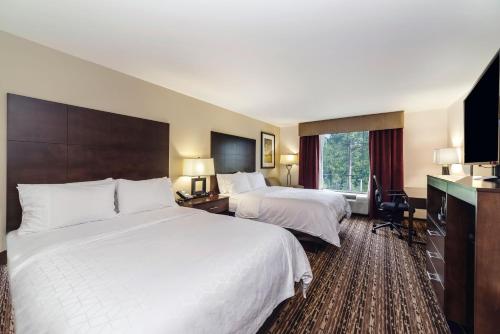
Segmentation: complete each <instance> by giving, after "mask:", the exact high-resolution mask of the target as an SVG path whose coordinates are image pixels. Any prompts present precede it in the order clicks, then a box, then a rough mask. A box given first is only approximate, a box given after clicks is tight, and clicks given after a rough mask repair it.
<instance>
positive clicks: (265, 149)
mask: <svg viewBox="0 0 500 334" xmlns="http://www.w3.org/2000/svg"><path fill="white" fill-rule="evenodd" d="M275 158H276V137H275V135H274V134H272V133H268V132H263V131H261V133H260V168H275V167H276V159H275Z"/></svg>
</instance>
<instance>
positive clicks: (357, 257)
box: [260, 217, 449, 334]
mask: <svg viewBox="0 0 500 334" xmlns="http://www.w3.org/2000/svg"><path fill="white" fill-rule="evenodd" d="M341 226H342V229H341V234H340V239H341V244H342V247H341V248H340V249H338V248H336V247H334V246H327V247H326V248H324V249H323V250H321V251H319V252H317V253H311V252H308V257H309V261H310V263H311V267H312V271H313V274H314V280H313V282H312V284H311V287H310V289H309V291H308V295H307V299H304V298H297V297H295V298H292V299H290V300H288V301H285V302H284V303H282V305H281V306H280V308H279V309H278V310H277V311H275V312H274V314H273V316H271V317H270V319H268V321H267V322H266V324H265V325H264V327H263V328H262V329H261V330H260V333H275V334H278V333H287V334H289V333H426V334H427V333H449V330H448V326H447V324H446V320H445V318H444V315H443V313H442V312H441V310H440V309H439V306H438V304H437V301H436V297H435V295H434V291H433V290H432V287H431V285H430V282H429V281H428V279H427V275H426V272H425V246H420V245H414V246H413V247H412V248H409V247H408V246H407V244H406V242H405V241H403V240H400V239H398V238H397V236H396V235H395V234H394V233H393V232H391V231H390V230H389V229H382V230H378V231H377V234H376V235H375V234H373V233H371V227H372V221H370V220H369V219H367V218H364V217H353V218H351V219H349V220H346V221H344V222H343V223H342V225H341Z"/></svg>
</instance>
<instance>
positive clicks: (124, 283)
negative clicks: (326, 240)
mask: <svg viewBox="0 0 500 334" xmlns="http://www.w3.org/2000/svg"><path fill="white" fill-rule="evenodd" d="M7 246H8V260H9V263H8V267H9V278H10V283H11V293H12V298H13V304H14V309H15V325H16V332H17V333H235V332H238V333H254V332H256V331H257V330H258V329H259V328H260V326H261V325H262V324H263V322H264V321H265V320H266V318H267V317H268V316H269V315H270V314H271V312H272V310H273V309H274V308H275V307H276V306H277V305H278V304H279V303H280V302H281V301H283V300H284V299H286V298H289V297H291V296H293V295H294V294H295V291H294V282H299V281H303V285H304V286H305V287H307V285H308V284H309V283H310V282H311V280H312V273H311V269H310V266H309V262H308V260H307V257H306V254H305V252H304V250H303V248H302V246H301V245H300V244H299V242H298V241H297V240H296V238H295V237H294V236H293V235H291V234H290V233H289V232H288V231H286V230H284V229H281V228H277V227H274V226H270V225H267V224H261V223H258V224H256V223H255V222H251V221H246V220H243V219H238V218H232V217H227V216H221V215H214V214H209V213H206V212H203V211H200V210H196V209H188V208H182V207H176V208H166V209H161V210H155V211H151V212H145V213H140V214H133V215H126V216H118V217H116V218H114V219H111V220H108V221H101V222H95V223H87V224H82V225H76V226H71V227H66V228H63V229H58V230H54V231H48V232H42V233H37V234H32V235H18V234H17V233H16V232H11V233H9V234H8V236H7Z"/></svg>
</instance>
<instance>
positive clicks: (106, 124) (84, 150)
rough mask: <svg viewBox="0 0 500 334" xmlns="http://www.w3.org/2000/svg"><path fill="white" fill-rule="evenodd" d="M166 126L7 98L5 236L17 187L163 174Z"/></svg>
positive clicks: (16, 217) (14, 218) (12, 222)
mask: <svg viewBox="0 0 500 334" xmlns="http://www.w3.org/2000/svg"><path fill="white" fill-rule="evenodd" d="M168 165H169V124H168V123H162V122H155V121H150V120H146V119H141V118H136V117H130V116H124V115H119V114H113V113H109V112H103V111H98V110H92V109H86V108H81V107H75V106H71V105H67V104H62V103H55V102H49V101H44V100H39V99H34V98H30V97H24V96H19V95H13V94H7V226H6V227H7V232H9V231H12V230H15V229H17V228H18V227H19V225H20V223H21V206H20V203H19V195H18V192H17V189H16V186H17V184H19V183H65V182H77V181H88V180H97V179H104V178H108V177H113V178H127V179H133V180H134V179H135V180H138V179H146V178H154V177H162V176H168V167H169V166H168Z"/></svg>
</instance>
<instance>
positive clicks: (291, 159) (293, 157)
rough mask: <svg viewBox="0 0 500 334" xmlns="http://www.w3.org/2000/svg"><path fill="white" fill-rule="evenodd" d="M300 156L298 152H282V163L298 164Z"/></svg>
mask: <svg viewBox="0 0 500 334" xmlns="http://www.w3.org/2000/svg"><path fill="white" fill-rule="evenodd" d="M298 163H299V156H298V155H297V154H282V155H281V156H280V164H282V165H297V164H298Z"/></svg>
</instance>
